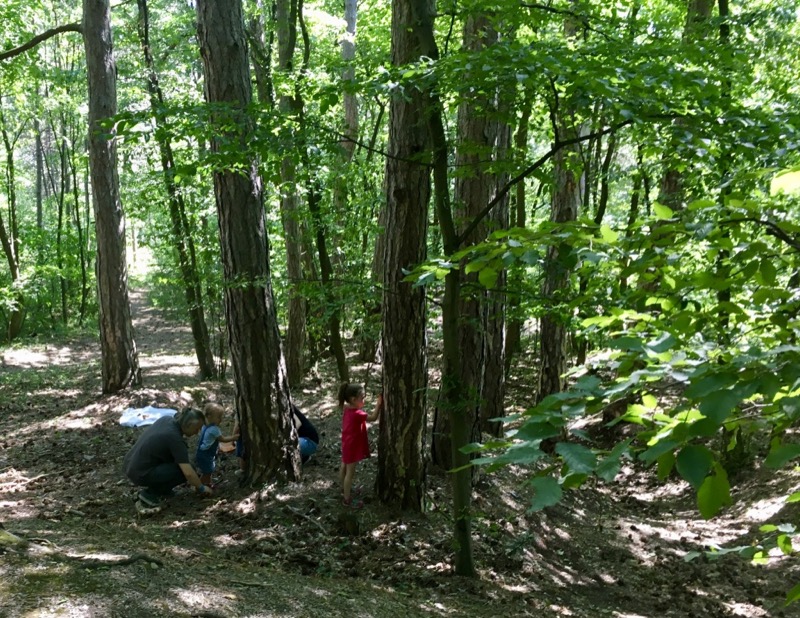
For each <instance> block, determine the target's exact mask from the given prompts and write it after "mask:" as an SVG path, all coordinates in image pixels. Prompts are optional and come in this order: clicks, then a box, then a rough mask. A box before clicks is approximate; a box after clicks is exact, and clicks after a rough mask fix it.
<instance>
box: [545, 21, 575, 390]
mask: <svg viewBox="0 0 800 618" xmlns="http://www.w3.org/2000/svg"><path fill="white" fill-rule="evenodd" d="M564 33H565V36H566V37H567V38H568V39H572V38H575V35H576V26H575V23H574V22H573V21H572V19H571V18H569V19H567V20H566V22H565V24H564ZM554 95H555V93H554ZM553 105H554V109H553V112H552V115H553V119H554V126H553V130H554V131H555V133H556V136H557V137H556V142H558V141H559V140H563V139H575V138H577V137H578V135H579V133H580V131H581V127H580V125H579V124H578V123H577V122H576V121H575V120H574V109H573V107H572V105H573V103H572V102H571V101H568V100H559V99H558V97H557V96H556V98H555V101H554V103H553ZM553 167H554V178H553V196H552V202H551V205H550V207H551V212H550V220H551V221H553V222H555V223H568V222H570V221H575V220H576V219H577V218H578V210H579V208H580V205H581V196H582V194H583V190H584V172H583V169H582V161H581V152H580V145H579V144H575V145H573V146H568V147H564V148H561V149H559V150H558V152H557V153H556V154H555V156H554V159H553ZM568 285H569V271H568V270H567V267H566V266H565V265H564V263H563V261H562V260H560V255H559V250H558V248H557V247H556V246H550V247H548V249H547V256H546V259H545V265H544V283H543V284H542V298H543V299H544V302H545V303H546V304H547V306H546V309H545V313H544V315H543V316H542V319H541V322H540V329H541V330H540V334H541V366H540V370H539V388H538V390H537V393H536V398H537V401H541V400H542V399H544V398H545V397H547V396H548V395H551V394H553V393H559V392H561V391H563V390H564V386H565V384H564V374H565V373H566V371H567V358H568V357H567V327H568V324H569V319H568V315H566V313H565V312H564V311H563V310H562V309H561V302H562V297H563V295H564V294H565V293H566V292H567V291H568Z"/></svg>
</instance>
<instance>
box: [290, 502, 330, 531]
mask: <svg viewBox="0 0 800 618" xmlns="http://www.w3.org/2000/svg"><path fill="white" fill-rule="evenodd" d="M286 508H288V509H289V510H290V511H291V512H292V513H294V514H295V515H297V516H298V517H302V518H303V519H307V520H308V521H310V522H311V523H312V524H314V525H315V526H317V527H318V528H319V529H320V530H322V533H323V534H324V535H325V536H329V535H328V530H327V529H326V528H325V526H323V525H322V524H321V523H319V522H318V521H317V520H316V519H314V518H313V517H310V516H308V515H306V514H305V513H301V512H300V511H298V510H297V509H295V508H292V507H291V506H287V507H286Z"/></svg>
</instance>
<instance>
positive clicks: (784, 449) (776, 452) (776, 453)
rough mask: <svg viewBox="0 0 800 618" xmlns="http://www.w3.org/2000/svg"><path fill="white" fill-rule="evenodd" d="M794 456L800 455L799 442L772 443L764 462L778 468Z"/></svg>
mask: <svg viewBox="0 0 800 618" xmlns="http://www.w3.org/2000/svg"><path fill="white" fill-rule="evenodd" d="M795 457H800V444H780V443H775V444H773V445H772V448H771V449H770V451H769V455H767V459H766V460H765V461H764V463H765V464H767V466H769V467H770V468H780V467H781V466H783V465H784V464H785V463H786V462H787V461H791V460H792V459H794V458H795Z"/></svg>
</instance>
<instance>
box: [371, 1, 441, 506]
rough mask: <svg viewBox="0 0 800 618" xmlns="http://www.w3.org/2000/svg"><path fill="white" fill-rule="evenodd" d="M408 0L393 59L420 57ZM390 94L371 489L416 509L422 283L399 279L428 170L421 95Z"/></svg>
mask: <svg viewBox="0 0 800 618" xmlns="http://www.w3.org/2000/svg"><path fill="white" fill-rule="evenodd" d="M412 23H413V10H412V7H411V5H410V2H409V1H407V0H395V2H393V4H392V52H391V54H392V64H393V65H394V66H402V65H404V64H407V63H409V62H413V61H415V60H417V59H419V57H420V55H421V54H420V46H419V43H418V41H417V38H416V37H415V36H414V34H413V33H412V32H411V24H412ZM406 94H407V95H408V96H397V97H394V98H392V100H391V109H390V116H389V146H388V150H389V152H388V157H387V159H386V175H385V179H386V180H385V182H386V229H390V230H392V233H391V234H387V235H386V238H385V243H386V244H385V247H386V252H385V259H384V264H385V269H384V277H383V286H384V291H383V307H384V310H383V324H382V326H383V334H382V346H383V393H384V406H385V408H386V410H385V413H384V414H383V415H382V418H381V424H380V434H379V439H378V478H377V482H376V492H377V494H378V496H379V497H380V499H381V501H383V502H384V503H386V504H390V505H392V506H395V507H399V508H402V509H408V510H412V511H421V510H422V506H423V497H424V492H425V463H424V459H423V441H424V431H425V419H426V402H427V355H426V340H425V323H426V305H425V293H424V290H423V288H421V287H418V288H414V287H412V285H411V283H408V282H405V281H404V279H405V273H404V272H403V269H408V268H413V267H414V266H416V265H417V264H419V263H420V262H422V261H423V260H424V259H425V257H426V243H425V240H426V238H425V237H426V232H427V223H428V200H429V199H430V171H429V169H428V167H427V166H425V165H422V164H419V163H417V162H414V159H415V158H417V157H418V156H419V154H420V153H422V152H424V151H425V150H426V149H427V147H428V134H427V130H426V125H425V114H424V110H425V101H424V97H423V95H422V93H420V92H419V91H418V90H411V91H409V92H408V93H406Z"/></svg>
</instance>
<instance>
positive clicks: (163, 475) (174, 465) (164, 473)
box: [122, 408, 212, 508]
mask: <svg viewBox="0 0 800 618" xmlns="http://www.w3.org/2000/svg"><path fill="white" fill-rule="evenodd" d="M204 424H205V417H204V416H203V413H202V412H200V411H199V410H195V409H193V408H184V409H183V410H181V411H180V412H179V413H178V414H177V415H175V416H174V417H172V416H165V417H162V418H160V419H158V420H157V421H156V422H155V423H153V424H152V425H151V426H150V427H148V428H147V429H146V430H145V431H144V433H142V435H141V436H139V439H138V440H137V441H136V444H134V445H133V448H131V450H130V451H128V454H127V455H125V459H124V460H123V462H122V469H123V471H124V473H125V476H127V477H128V478H129V479H130V480H131V481H132V482H133V483H134V484H135V485H139V486H141V487H143V489H142V490H141V491H140V492H139V503H140V504H141V505H142V506H143V507H145V508H155V507H157V506H159V505H160V504H161V503H162V502H163V501H164V499H165V498H167V497H169V496H171V495H172V490H173V488H175V487H177V486H178V485H181V484H183V483H188V484H189V485H191V486H192V487H194V489H195V491H197V492H198V493H199V494H201V495H211V493H212V491H211V488H209V487H206V486H205V485H203V483H201V482H200V477H199V476H197V473H196V472H195V471H194V468H192V465H191V463H189V447H188V445H187V444H186V438H190V437H192V436H194V435H197V433H198V432H199V431H200V429H202V427H203V425H204Z"/></svg>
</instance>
